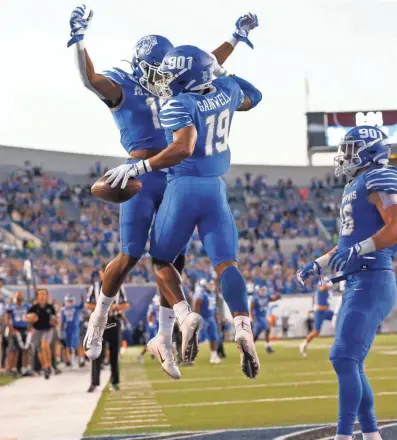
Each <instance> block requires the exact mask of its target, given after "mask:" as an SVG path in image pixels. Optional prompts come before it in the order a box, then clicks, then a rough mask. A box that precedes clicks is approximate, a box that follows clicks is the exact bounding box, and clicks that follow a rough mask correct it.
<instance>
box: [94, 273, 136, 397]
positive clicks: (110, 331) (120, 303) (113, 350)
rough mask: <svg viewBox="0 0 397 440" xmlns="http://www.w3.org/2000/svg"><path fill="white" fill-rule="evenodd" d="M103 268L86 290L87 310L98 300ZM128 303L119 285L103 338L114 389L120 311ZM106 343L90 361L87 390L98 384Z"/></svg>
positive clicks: (117, 364) (117, 360) (119, 342)
mask: <svg viewBox="0 0 397 440" xmlns="http://www.w3.org/2000/svg"><path fill="white" fill-rule="evenodd" d="M103 275H104V270H101V271H99V279H95V276H93V281H92V284H91V286H90V288H89V290H88V295H87V301H86V309H87V310H89V311H94V310H95V305H96V303H97V301H98V298H99V294H100V292H101V287H102V281H103ZM128 307H129V304H128V302H127V296H126V294H125V291H124V288H123V286H121V287H120V290H119V291H118V293H117V295H116V296H115V299H114V301H113V304H112V305H111V307H110V311H109V315H108V321H107V325H109V326H111V327H108V328H107V329H106V330H105V332H104V334H103V339H104V341H106V342H107V343H108V344H109V354H110V368H111V374H112V387H113V389H114V390H115V391H117V390H118V389H119V383H120V373H119V354H120V346H121V321H122V317H121V312H123V311H124V310H126V309H128ZM105 354H106V345H105V344H103V346H102V353H101V355H100V356H99V358H97V359H95V360H93V361H92V364H91V385H90V387H89V388H88V392H89V393H91V392H93V391H95V388H96V387H97V386H99V381H100V373H101V364H102V362H103V360H104V358H105Z"/></svg>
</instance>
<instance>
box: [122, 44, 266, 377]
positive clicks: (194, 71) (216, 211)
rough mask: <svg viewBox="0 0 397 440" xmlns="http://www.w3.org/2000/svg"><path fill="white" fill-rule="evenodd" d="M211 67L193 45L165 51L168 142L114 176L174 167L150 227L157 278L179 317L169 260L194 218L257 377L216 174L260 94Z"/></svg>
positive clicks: (161, 83) (232, 236) (246, 366)
mask: <svg viewBox="0 0 397 440" xmlns="http://www.w3.org/2000/svg"><path fill="white" fill-rule="evenodd" d="M213 71H214V59H213V57H211V56H210V55H209V54H208V53H206V52H204V51H202V50H200V49H198V48H197V47H194V46H179V47H176V48H174V49H172V50H170V52H168V54H167V55H166V57H165V58H164V60H163V62H162V64H161V66H160V69H159V71H158V73H159V75H160V76H161V79H160V80H158V81H156V86H157V87H158V92H159V95H160V96H161V97H164V98H169V99H168V101H167V102H166V104H165V105H164V106H163V107H162V109H161V112H160V121H161V124H162V127H163V128H165V129H166V134H167V139H168V142H169V146H168V148H166V149H165V150H163V151H162V152H161V153H159V154H157V155H156V156H153V157H151V158H150V159H144V160H141V161H139V162H137V163H136V164H134V165H132V164H131V165H130V166H129V169H123V168H121V167H119V171H120V173H119V176H118V178H117V181H118V182H121V187H124V186H126V185H127V182H128V179H129V178H130V177H135V176H137V175H138V176H140V175H145V174H146V173H148V174H150V173H151V172H156V171H155V170H158V169H163V168H167V167H171V168H170V170H169V173H168V185H167V189H166V190H165V194H164V200H163V202H162V203H161V206H160V208H159V210H158V213H157V216H156V219H155V222H154V227H153V231H152V235H151V245H150V254H151V255H152V257H153V259H154V268H155V274H156V279H157V282H158V285H159V287H160V289H161V291H163V292H167V291H168V292H169V293H168V296H169V297H171V298H175V300H174V301H172V302H171V305H174V304H175V306H174V310H175V311H176V312H177V319H178V321H180V322H183V320H184V315H186V313H187V308H180V307H179V304H180V303H177V301H179V300H178V297H180V296H181V292H183V288H182V279H181V277H180V275H179V274H178V272H176V271H175V268H174V266H173V264H172V263H173V262H174V261H175V259H176V257H177V256H178V254H179V252H180V251H181V249H183V247H184V246H185V245H186V243H187V242H188V241H189V239H190V237H191V235H192V233H193V231H194V229H195V228H196V226H197V229H198V233H199V236H200V239H201V241H202V243H203V246H204V249H205V251H206V253H207V255H208V257H209V258H210V260H211V263H212V265H213V266H214V268H215V271H216V273H217V276H218V279H219V280H220V286H221V291H222V294H223V298H224V299H225V301H226V303H227V304H228V306H229V309H230V312H231V313H232V315H233V317H234V323H235V327H236V336H235V340H236V342H237V345H238V348H239V349H240V359H241V367H242V369H243V372H244V374H245V375H246V376H247V377H249V378H254V377H256V376H257V374H258V371H259V359H258V356H257V354H256V350H255V344H254V338H253V335H252V330H251V321H250V318H249V313H248V299H247V290H246V284H245V281H244V278H243V277H242V275H241V273H240V271H239V269H238V266H237V250H238V234H237V228H236V224H235V221H234V218H233V214H232V212H231V209H230V207H229V204H228V201H227V194H226V193H227V191H226V189H227V186H226V183H225V182H224V180H223V179H222V177H221V176H222V175H223V174H225V173H226V172H227V170H228V169H229V167H230V150H229V145H228V136H229V129H230V125H231V121H232V118H233V115H234V113H235V111H237V110H239V111H247V110H251V109H252V108H254V107H255V106H256V105H257V104H258V103H259V102H260V101H261V99H262V95H261V93H260V92H259V90H257V89H256V88H255V87H254V86H253V85H252V84H250V83H249V82H248V81H245V80H244V79H242V78H239V77H237V76H235V75H233V76H232V77H230V76H226V75H225V76H222V77H220V78H217V79H215V80H213ZM181 219H183V221H181ZM178 292H179V293H178ZM178 315H179V316H178ZM184 344H185V342H183V344H182V351H183V353H186V356H185V361H189V360H191V358H192V349H191V347H188V350H187V351H186V350H184V347H185V345H184Z"/></svg>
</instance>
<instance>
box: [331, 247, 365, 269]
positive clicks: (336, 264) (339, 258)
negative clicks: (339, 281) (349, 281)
mask: <svg viewBox="0 0 397 440" xmlns="http://www.w3.org/2000/svg"><path fill="white" fill-rule="evenodd" d="M360 251H361V245H360V244H359V243H357V244H355V245H354V246H352V247H349V248H342V249H337V250H336V251H335V252H334V255H332V257H331V259H330V260H329V263H328V266H329V267H330V268H331V269H332V270H334V271H335V272H343V271H344V269H346V266H347V265H348V264H350V263H353V262H354V261H355V260H356V259H357V258H358V257H359V254H360Z"/></svg>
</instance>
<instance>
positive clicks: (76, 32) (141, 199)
mask: <svg viewBox="0 0 397 440" xmlns="http://www.w3.org/2000/svg"><path fill="white" fill-rule="evenodd" d="M92 17H93V11H88V10H87V8H86V7H85V6H84V5H82V6H78V7H77V8H76V9H75V10H74V11H73V12H72V15H71V19H70V28H71V37H72V38H71V39H70V40H69V42H68V47H69V46H73V47H74V50H75V56H76V63H77V68H78V71H79V74H80V77H81V80H82V82H83V84H84V86H85V87H86V88H88V89H89V90H90V91H92V92H93V93H95V94H96V95H97V96H98V97H99V98H100V99H101V100H102V101H103V102H104V103H105V104H106V105H107V106H108V107H109V109H110V110H111V112H112V114H113V118H114V120H115V123H116V125H117V127H118V128H119V130H120V134H121V144H122V145H123V147H124V149H125V150H126V152H127V153H128V154H129V156H130V159H129V160H128V161H127V163H126V165H124V167H127V169H128V168H129V167H130V166H132V165H134V164H135V163H137V162H140V161H141V160H147V159H148V158H150V157H152V156H154V155H156V154H157V153H159V152H160V151H161V150H163V149H164V148H166V146H167V142H166V139H165V134H164V130H163V129H162V128H161V125H160V121H159V118H158V113H159V111H160V100H159V98H158V96H157V94H156V89H155V86H154V81H155V80H156V78H157V70H158V67H159V65H160V63H161V61H162V60H163V58H164V56H165V55H166V53H167V52H168V51H169V50H170V49H172V47H173V46H172V44H171V43H170V41H169V40H168V39H167V38H165V37H162V36H160V35H148V36H146V37H143V38H141V39H140V40H139V41H138V43H137V44H136V47H135V49H134V53H133V57H132V61H131V69H132V73H129V72H126V71H124V70H121V69H118V68H115V69H111V70H107V71H105V72H103V73H101V74H99V73H97V72H96V71H95V68H94V65H93V63H92V61H91V58H90V56H89V55H88V52H87V49H86V47H85V43H84V35H85V33H86V31H87V29H88V27H89V24H90V22H91V20H92ZM257 25H258V20H257V17H256V16H255V15H252V14H248V15H245V16H243V17H240V18H239V19H238V20H237V22H236V30H235V32H234V34H233V37H232V38H231V39H230V41H229V42H225V43H223V44H222V45H221V46H220V47H218V48H217V49H215V50H214V52H213V55H214V56H215V57H216V60H217V72H215V73H217V74H220V73H222V72H223V71H224V69H223V68H222V67H221V65H222V64H223V63H224V61H225V60H226V59H227V58H228V56H229V55H230V54H231V53H232V51H233V49H234V47H235V46H236V45H237V43H238V42H240V41H242V42H245V43H247V44H248V45H250V46H251V47H252V43H251V42H250V40H249V39H248V35H249V32H250V31H251V30H252V29H254V28H255V27H256V26H257ZM218 63H219V64H218ZM139 179H140V180H141V182H142V183H143V188H142V190H141V191H140V192H139V194H138V195H136V196H135V197H133V198H132V199H130V200H129V201H127V202H125V203H123V204H122V205H121V207H120V237H121V243H120V248H121V251H120V254H119V255H118V256H117V257H116V258H115V259H114V260H113V261H111V262H110V264H109V265H108V267H107V268H106V271H105V278H104V281H103V286H102V291H101V294H100V298H99V300H98V301H97V305H96V308H95V311H94V313H93V314H92V315H91V317H90V321H89V324H88V329H87V333H86V337H85V340H84V348H85V351H86V354H87V356H88V357H90V358H91V359H96V358H98V357H99V355H100V353H101V350H102V335H103V332H104V330H105V326H106V319H107V314H108V311H109V308H110V306H111V304H112V302H113V299H114V297H115V295H116V294H117V292H118V291H119V288H120V286H121V284H122V283H123V281H124V279H125V277H126V276H127V274H128V273H129V272H130V270H131V269H132V268H133V267H134V266H135V264H136V263H137V261H138V260H139V259H140V257H141V255H142V253H143V251H144V248H145V244H146V241H147V238H148V234H149V229H150V226H151V223H152V219H153V216H154V214H155V212H156V211H157V209H158V207H159V205H160V202H161V200H162V198H163V194H164V191H165V187H166V172H164V171H161V170H158V171H156V172H154V173H151V174H150V175H148V176H143V177H139ZM186 249H187V246H186V248H185V249H183V250H182V249H180V256H179V257H178V258H177V260H176V261H175V267H176V269H177V270H178V271H179V272H180V273H181V272H182V269H183V266H184V260H185V254H186ZM161 293H162V294H164V292H163V291H162V292H161ZM177 294H178V296H177V297H176V298H173V297H169V298H165V297H164V295H162V299H161V307H160V328H159V335H158V337H157V338H155V339H154V340H153V342H152V344H151V345H152V352H153V354H154V355H155V356H156V357H157V359H158V360H159V361H160V362H161V364H162V367H163V369H164V370H165V371H166V373H167V374H169V375H170V376H171V377H173V378H175V379H179V377H180V372H179V370H178V367H177V366H176V364H175V361H174V358H173V353H172V330H173V327H174V322H175V315H174V312H173V310H172V309H171V308H170V305H169V304H170V302H172V303H176V302H181V301H182V304H180V305H179V308H180V309H183V313H182V311H181V312H180V313H179V316H180V317H181V319H182V320H180V321H179V324H180V326H181V331H182V335H183V338H184V339H187V340H189V341H190V339H192V336H193V334H194V332H195V329H197V328H198V327H199V326H200V323H201V318H200V317H199V316H198V315H197V314H195V313H192V312H191V310H190V308H188V307H187V303H186V302H183V300H184V299H185V297H184V294H183V292H179V291H178V292H177ZM185 345H186V344H185Z"/></svg>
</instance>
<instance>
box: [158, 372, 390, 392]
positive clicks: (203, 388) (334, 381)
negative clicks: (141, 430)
mask: <svg viewBox="0 0 397 440" xmlns="http://www.w3.org/2000/svg"><path fill="white" fill-rule="evenodd" d="M369 379H370V380H388V379H395V376H382V377H377V376H373V377H369ZM328 383H335V384H336V383H337V382H336V379H335V380H311V381H304V382H275V383H264V384H263V383H262V384H253V385H231V386H223V387H202V388H182V389H178V390H158V391H156V394H159V393H188V392H189V393H190V392H193V391H225V390H238V389H248V388H268V387H288V386H299V385H314V384H316V385H318V384H328Z"/></svg>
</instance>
